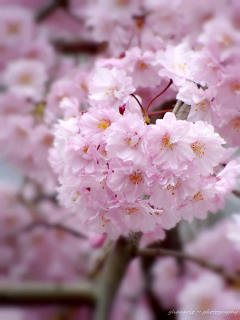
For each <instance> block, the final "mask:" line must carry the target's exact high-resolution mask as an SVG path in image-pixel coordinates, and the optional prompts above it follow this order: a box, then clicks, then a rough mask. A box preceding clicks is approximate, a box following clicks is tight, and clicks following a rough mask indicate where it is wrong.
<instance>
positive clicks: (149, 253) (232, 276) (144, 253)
mask: <svg viewBox="0 0 240 320" xmlns="http://www.w3.org/2000/svg"><path fill="white" fill-rule="evenodd" d="M136 255H137V256H140V257H156V256H171V257H175V258H177V259H181V260H188V261H191V262H194V263H196V264H198V265H199V266H201V267H203V268H206V269H209V270H211V271H213V272H215V273H218V274H220V275H221V276H223V277H224V278H225V279H226V280H228V281H233V282H238V283H240V275H238V274H236V273H231V272H228V271H227V270H225V269H224V268H223V267H221V266H217V265H214V264H212V263H209V262H207V261H205V260H203V259H201V258H198V257H194V256H191V255H189V254H187V253H184V252H180V251H174V250H166V249H138V251H137V254H136Z"/></svg>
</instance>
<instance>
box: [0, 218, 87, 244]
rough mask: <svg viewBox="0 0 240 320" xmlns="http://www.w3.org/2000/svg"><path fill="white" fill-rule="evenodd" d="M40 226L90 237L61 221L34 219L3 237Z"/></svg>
mask: <svg viewBox="0 0 240 320" xmlns="http://www.w3.org/2000/svg"><path fill="white" fill-rule="evenodd" d="M39 227H43V228H46V229H57V230H61V231H64V232H66V233H68V234H71V235H72V236H74V237H77V238H80V239H84V240H86V239H88V237H87V236H86V235H85V234H83V233H81V232H79V231H76V230H73V229H71V228H69V227H67V226H64V225H62V224H60V223H50V222H47V221H34V222H32V223H30V224H28V225H27V226H25V227H23V228H21V229H19V230H18V231H16V232H13V233H10V234H8V235H5V236H4V237H3V238H2V239H3V240H6V239H8V238H13V237H17V236H19V235H21V234H23V233H27V232H30V231H32V230H34V229H37V228H39ZM2 239H1V241H2Z"/></svg>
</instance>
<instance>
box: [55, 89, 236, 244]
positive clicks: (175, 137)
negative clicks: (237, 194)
mask: <svg viewBox="0 0 240 320" xmlns="http://www.w3.org/2000/svg"><path fill="white" fill-rule="evenodd" d="M92 96H94V94H92ZM61 107H62V108H65V109H66V112H67V113H68V116H69V115H70V114H69V112H70V110H71V116H70V117H68V118H67V119H66V120H59V124H58V125H57V126H56V131H55V148H56V149H53V150H52V152H51V162H52V166H53V168H54V169H55V170H56V172H57V173H58V174H59V177H60V178H59V181H60V183H61V185H62V186H61V187H60V188H59V193H60V201H61V203H62V204H64V205H66V206H67V207H69V208H72V209H73V210H74V211H75V212H77V214H78V215H79V216H80V219H81V221H82V223H83V224H86V225H87V226H88V227H89V228H90V229H92V230H93V231H95V232H99V233H105V232H106V233H107V234H108V236H109V237H111V238H117V237H118V236H119V235H121V234H123V235H124V234H127V233H128V232H129V231H130V230H133V231H136V232H137V231H142V232H143V233H144V232H149V231H152V230H154V229H155V228H156V226H157V225H160V226H162V227H163V228H165V229H169V228H172V227H174V226H175V225H176V223H177V222H178V221H180V220H181V219H182V218H183V219H188V220H190V221H191V220H192V219H193V216H195V217H198V218H202V219H203V218H205V217H206V214H207V211H208V210H212V211H216V209H218V208H220V207H222V206H223V204H224V201H223V199H224V197H225V196H226V194H227V193H229V192H230V191H231V190H232V188H233V187H234V185H235V179H234V178H235V176H236V175H237V174H239V173H240V170H239V165H238V163H237V162H236V161H234V160H233V161H230V162H229V163H228V164H227V165H226V167H225V168H224V169H223V170H221V169H219V170H218V171H216V170H215V169H214V168H215V167H217V166H218V165H219V164H220V163H221V161H223V159H224V155H225V153H226V151H225V148H224V147H223V146H222V144H223V143H224V140H223V139H222V138H221V137H220V136H219V135H218V134H217V133H215V132H214V128H213V126H212V125H210V124H208V123H206V122H205V123H204V122H203V121H197V122H196V123H191V122H187V121H183V120H176V117H175V115H174V114H173V113H166V114H165V116H164V117H163V119H158V120H157V121H156V124H150V125H147V124H146V123H145V121H144V117H143V116H142V115H141V114H139V112H140V107H138V108H139V110H138V111H139V112H138V113H137V112H136V113H135V112H134V111H132V110H131V102H127V103H126V104H124V106H123V105H121V106H119V110H118V111H117V110H115V109H114V108H112V107H110V106H104V105H103V106H102V105H100V106H93V107H90V108H89V109H88V111H86V112H81V111H79V108H78V102H77V100H76V99H72V100H71V99H67V98H65V99H64V100H63V101H62V103H61ZM231 177H233V178H232V179H231ZM227 183H228V185H227Z"/></svg>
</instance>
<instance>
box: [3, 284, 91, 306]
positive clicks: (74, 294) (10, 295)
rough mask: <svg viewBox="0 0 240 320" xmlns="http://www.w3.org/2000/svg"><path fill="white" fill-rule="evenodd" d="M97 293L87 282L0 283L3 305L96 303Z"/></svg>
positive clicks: (77, 304) (76, 304)
mask: <svg viewBox="0 0 240 320" xmlns="http://www.w3.org/2000/svg"><path fill="white" fill-rule="evenodd" d="M95 303H96V295H95V292H94V289H93V287H92V286H91V285H90V284H88V283H86V284H83V283H77V284H49V283H28V284H26V283H25V284H8V285H6V284H5V285H0V305H1V306H21V307H23V306H33V305H34V306H42V305H54V304H56V305H75V306H79V305H81V304H84V305H85V304H87V305H94V304H95Z"/></svg>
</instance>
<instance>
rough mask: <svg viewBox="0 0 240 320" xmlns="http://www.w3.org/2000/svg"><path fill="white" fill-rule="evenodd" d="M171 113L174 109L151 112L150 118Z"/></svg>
mask: <svg viewBox="0 0 240 320" xmlns="http://www.w3.org/2000/svg"><path fill="white" fill-rule="evenodd" d="M171 111H172V109H166V110H159V111H153V112H149V113H148V116H149V117H151V116H155V115H156V114H162V113H165V112H171Z"/></svg>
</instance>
